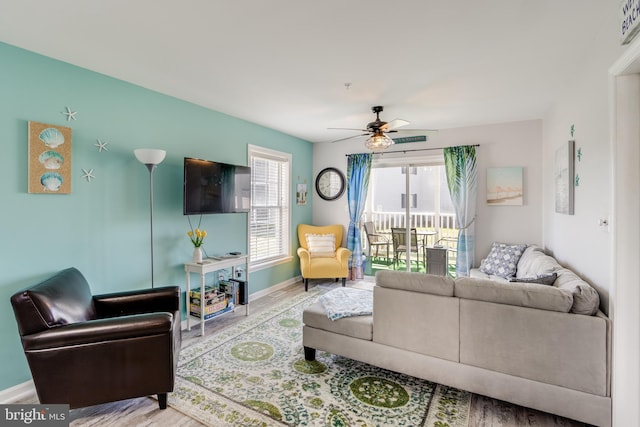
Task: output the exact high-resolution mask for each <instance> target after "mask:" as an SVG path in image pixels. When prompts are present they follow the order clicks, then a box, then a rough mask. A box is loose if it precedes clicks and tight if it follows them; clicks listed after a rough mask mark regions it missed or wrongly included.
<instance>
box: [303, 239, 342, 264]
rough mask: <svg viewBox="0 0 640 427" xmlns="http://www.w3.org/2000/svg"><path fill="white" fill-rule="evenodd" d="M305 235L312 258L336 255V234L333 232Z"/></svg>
mask: <svg viewBox="0 0 640 427" xmlns="http://www.w3.org/2000/svg"><path fill="white" fill-rule="evenodd" d="M305 237H306V238H307V248H309V254H311V258H333V257H335V256H336V236H334V235H333V234H311V233H307V234H306V235H305Z"/></svg>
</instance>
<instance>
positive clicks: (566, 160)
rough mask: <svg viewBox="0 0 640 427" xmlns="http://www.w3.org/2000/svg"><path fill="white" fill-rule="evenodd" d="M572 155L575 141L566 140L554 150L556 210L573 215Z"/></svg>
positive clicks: (573, 155)
mask: <svg viewBox="0 0 640 427" xmlns="http://www.w3.org/2000/svg"><path fill="white" fill-rule="evenodd" d="M574 157H575V141H573V140H571V141H567V143H566V144H565V145H563V146H562V147H560V148H558V149H557V150H556V156H555V165H554V181H555V188H556V212H557V213H561V214H565V215H573V210H574V191H575V186H574V168H575V163H574Z"/></svg>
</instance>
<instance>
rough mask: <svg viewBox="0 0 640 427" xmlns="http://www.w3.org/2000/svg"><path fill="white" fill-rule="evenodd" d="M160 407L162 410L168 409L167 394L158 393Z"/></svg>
mask: <svg viewBox="0 0 640 427" xmlns="http://www.w3.org/2000/svg"><path fill="white" fill-rule="evenodd" d="M158 406H159V407H160V409H167V393H158Z"/></svg>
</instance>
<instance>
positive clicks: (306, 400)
mask: <svg viewBox="0 0 640 427" xmlns="http://www.w3.org/2000/svg"><path fill="white" fill-rule="evenodd" d="M328 288H330V286H327V287H324V286H319V287H318V286H317V287H315V288H314V289H312V290H310V291H309V292H307V293H305V294H303V295H300V296H297V297H295V298H292V299H289V300H288V301H286V302H285V303H283V304H281V305H279V306H277V307H274V308H272V309H270V310H268V311H267V312H264V313H261V314H259V315H257V316H255V317H254V316H251V317H249V318H248V319H247V320H245V321H243V322H241V323H239V324H237V325H234V326H231V327H229V328H226V329H224V330H222V331H221V332H219V333H216V334H214V335H211V336H209V337H205V338H203V339H202V340H201V341H199V342H198V343H196V344H193V345H191V346H190V347H187V348H186V349H183V350H182V352H181V354H180V361H179V367H178V372H177V376H176V387H175V389H174V391H173V393H171V394H170V395H169V405H170V406H172V407H173V408H175V409H177V410H179V411H181V412H183V413H185V414H186V415H188V416H190V417H192V418H195V419H197V420H199V421H201V422H203V423H204V424H206V425H210V426H242V427H248V426H265V427H266V426H287V425H288V426H335V427H338V426H341V427H342V426H344V427H347V426H359V427H365V426H367V427H368V426H428V427H445V426H451V427H466V426H467V424H468V415H469V402H470V394H469V393H467V392H464V391H461V390H457V389H454V388H449V387H445V386H442V385H438V384H434V383H431V382H428V381H424V380H420V379H417V378H413V377H410V376H407V375H402V374H398V373H395V372H391V371H387V370H384V369H381V368H377V367H374V366H371V365H368V364H365V363H361V362H357V361H354V360H351V359H347V358H344V357H341V356H336V355H332V354H329V353H325V352H317V357H316V360H315V361H313V362H308V361H306V360H305V359H304V351H303V348H302V311H303V310H304V309H305V308H306V307H307V306H309V305H310V304H312V303H313V302H314V301H315V300H316V299H317V298H318V296H319V295H320V294H321V293H323V292H325V291H326V290H327V289H328Z"/></svg>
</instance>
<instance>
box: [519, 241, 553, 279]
mask: <svg viewBox="0 0 640 427" xmlns="http://www.w3.org/2000/svg"><path fill="white" fill-rule="evenodd" d="M560 268H562V267H561V266H560V264H558V261H556V260H555V258H553V257H551V256H549V255H546V254H545V253H544V252H543V251H542V248H540V247H539V246H536V245H531V246H528V247H527V249H525V251H524V253H523V254H522V256H521V257H520V261H518V268H517V270H516V277H517V278H519V279H521V278H525V277H536V276H541V275H547V274H553V273H555V272H557V271H558V270H559V269H560Z"/></svg>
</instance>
